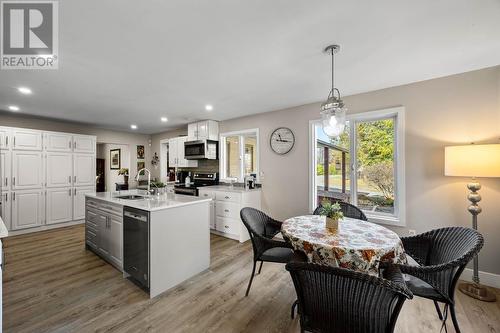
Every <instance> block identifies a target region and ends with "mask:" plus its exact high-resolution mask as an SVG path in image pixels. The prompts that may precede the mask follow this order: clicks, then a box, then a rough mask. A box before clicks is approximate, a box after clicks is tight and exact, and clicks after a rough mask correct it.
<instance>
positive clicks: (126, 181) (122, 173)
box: [118, 168, 128, 184]
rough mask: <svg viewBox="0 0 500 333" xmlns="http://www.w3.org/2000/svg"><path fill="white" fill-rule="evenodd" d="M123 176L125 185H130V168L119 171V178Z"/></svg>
mask: <svg viewBox="0 0 500 333" xmlns="http://www.w3.org/2000/svg"><path fill="white" fill-rule="evenodd" d="M121 175H123V182H124V183H125V184H128V168H121V169H120V170H119V171H118V176H121Z"/></svg>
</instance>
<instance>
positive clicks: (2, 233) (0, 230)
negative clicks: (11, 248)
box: [0, 217, 9, 238]
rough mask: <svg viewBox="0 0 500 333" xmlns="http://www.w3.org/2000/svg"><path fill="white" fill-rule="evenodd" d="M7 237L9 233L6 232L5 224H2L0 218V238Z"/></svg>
mask: <svg viewBox="0 0 500 333" xmlns="http://www.w3.org/2000/svg"><path fill="white" fill-rule="evenodd" d="M8 235H9V231H8V230H7V227H6V226H5V223H3V220H2V218H1V217H0V238H4V237H7V236H8Z"/></svg>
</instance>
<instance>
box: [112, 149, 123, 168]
mask: <svg viewBox="0 0 500 333" xmlns="http://www.w3.org/2000/svg"><path fill="white" fill-rule="evenodd" d="M120 155H121V149H111V150H110V151H109V168H110V169H111V170H120V160H121V157H120Z"/></svg>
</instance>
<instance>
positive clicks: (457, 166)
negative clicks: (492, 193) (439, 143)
mask: <svg viewBox="0 0 500 333" xmlns="http://www.w3.org/2000/svg"><path fill="white" fill-rule="evenodd" d="M444 175H445V176H460V177H500V144H489V145H475V144H472V145H465V146H450V147H445V148H444Z"/></svg>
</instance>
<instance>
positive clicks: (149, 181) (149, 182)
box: [135, 168, 151, 194]
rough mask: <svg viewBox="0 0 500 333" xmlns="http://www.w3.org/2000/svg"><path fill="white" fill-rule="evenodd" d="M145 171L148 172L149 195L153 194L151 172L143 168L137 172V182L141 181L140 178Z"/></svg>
mask: <svg viewBox="0 0 500 333" xmlns="http://www.w3.org/2000/svg"><path fill="white" fill-rule="evenodd" d="M143 170H144V171H147V172H148V194H151V171H149V170H148V169H146V168H142V169H141V170H139V171H137V176H135V181H139V176H140V175H141V171H143Z"/></svg>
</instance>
